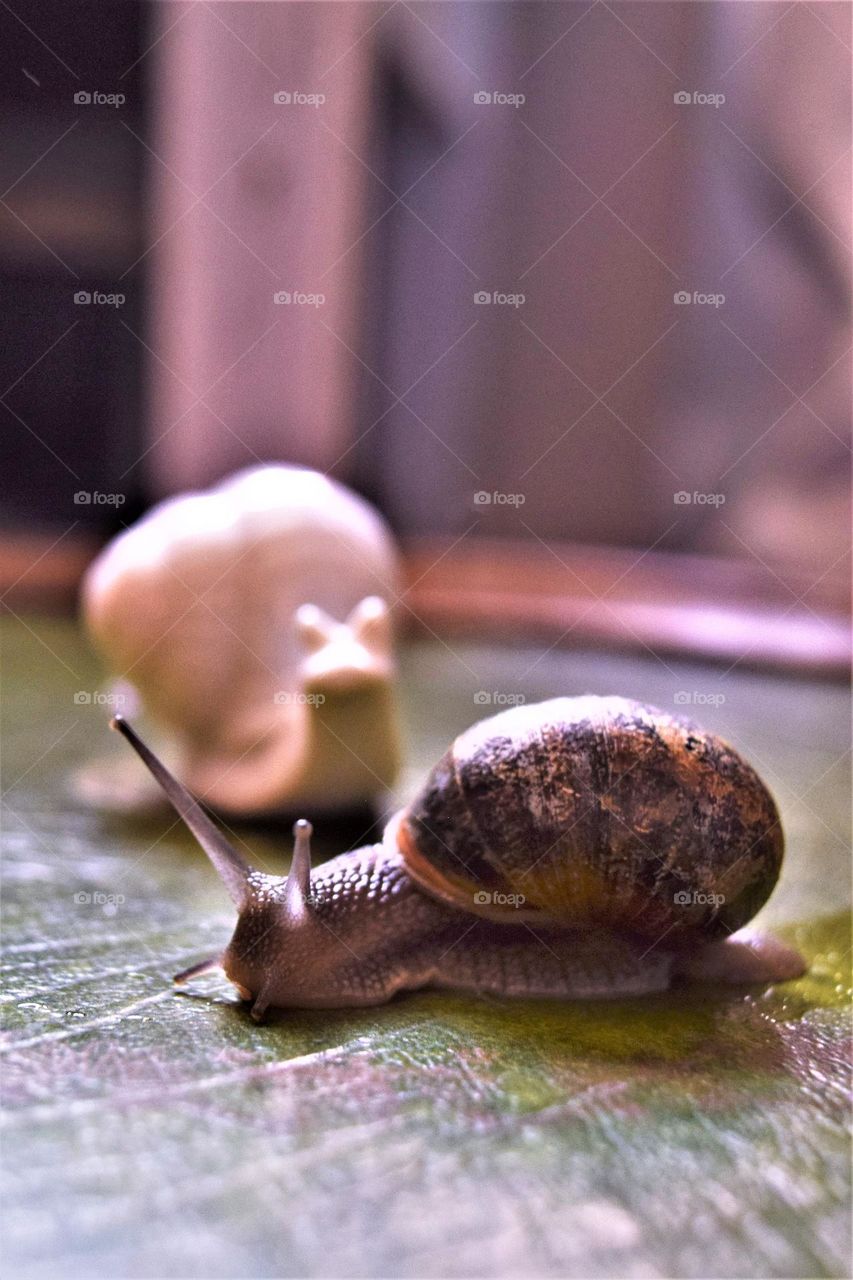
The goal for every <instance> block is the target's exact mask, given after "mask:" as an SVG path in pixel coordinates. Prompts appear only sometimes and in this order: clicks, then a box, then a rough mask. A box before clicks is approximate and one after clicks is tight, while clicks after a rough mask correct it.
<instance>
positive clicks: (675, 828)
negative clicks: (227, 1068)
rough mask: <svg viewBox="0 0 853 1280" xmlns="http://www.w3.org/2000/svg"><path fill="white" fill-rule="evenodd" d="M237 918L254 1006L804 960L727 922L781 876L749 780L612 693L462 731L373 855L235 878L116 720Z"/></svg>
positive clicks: (665, 979) (630, 989)
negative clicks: (214, 871)
mask: <svg viewBox="0 0 853 1280" xmlns="http://www.w3.org/2000/svg"><path fill="white" fill-rule="evenodd" d="M113 725H114V727H115V728H117V729H119V730H120V732H121V733H122V734H123V735H124V736H125V738H127V739H128V741H129V742H130V743H131V745H132V746H133V747H134V748H135V750H136V751H137V752H138V754H139V755H140V756H141V757H142V759H143V760H144V761H145V763H146V764H147V766H148V768H149V769H150V770H151V772H152V773H153V775H154V776H155V778H156V779H157V781H158V782H159V783H160V785H161V786H162V787H163V789H164V791H165V792H166V794H167V795H168V797H169V799H170V800H171V802H172V804H173V805H174V806H175V808H176V809H177V811H178V813H179V814H180V815H181V816H182V817H183V819H184V821H185V822H186V823H187V825H188V826H189V827H190V829H191V830H192V832H193V833H194V835H195V836H196V837H197V839H198V840H199V842H200V843H201V845H202V847H203V848H204V849H205V851H206V852H207V854H208V856H209V857H210V859H211V861H212V862H213V864H214V866H215V867H216V869H217V871H218V872H219V874H220V876H221V877H222V879H223V881H224V882H225V885H226V887H227V889H228V892H229V893H230V895H231V898H232V899H233V901H234V903H235V905H236V907H237V910H238V912H239V919H238V922H237V927H236V930H235V932H234V936H233V938H232V939H231V942H230V943H229V945H228V947H227V948H226V950H225V952H224V954H223V955H221V956H216V957H214V958H213V959H211V960H206V961H203V962H202V963H201V964H199V965H196V966H194V967H193V968H192V969H190V970H188V971H187V972H186V973H184V974H179V975H178V977H177V979H176V981H178V982H182V981H184V980H185V979H187V978H189V977H192V976H194V975H195V974H197V973H201V972H203V971H205V970H206V969H211V968H214V967H217V966H221V967H222V968H224V970H225V973H226V974H227V976H228V977H229V978H230V980H231V981H232V982H233V983H234V984H235V986H236V987H237V989H238V991H239V992H240V994H241V995H242V996H243V997H244V998H245V999H247V1000H251V1001H252V1014H253V1016H254V1017H255V1018H257V1019H260V1018H262V1017H263V1015H264V1013H265V1012H266V1010H267V1008H268V1007H270V1006H277V1007H288V1006H291V1007H293V1006H295V1007H307V1008H312V1007H314V1008H341V1007H345V1006H350V1005H370V1004H379V1003H381V1002H383V1001H385V1000H389V999H390V998H391V997H392V996H393V995H394V994H395V993H396V992H398V991H406V990H413V989H415V988H418V987H424V986H438V987H451V988H456V989H459V990H464V991H475V992H488V993H491V994H496V995H509V996H560V997H568V998H580V997H596V996H624V995H641V994H644V993H646V992H651V991H661V990H664V989H665V988H667V987H668V986H670V984H672V983H673V982H675V981H678V980H690V979H704V980H707V981H712V982H722V983H738V982H760V983H766V982H780V981H784V980H786V979H789V978H795V977H799V976H800V975H801V974H802V973H803V972H804V971H805V965H804V962H803V960H802V957H801V956H800V955H799V954H798V953H797V952H796V951H794V950H793V949H792V948H790V947H788V946H786V945H785V944H783V943H782V942H780V941H778V940H777V939H775V938H773V937H772V936H771V935H770V934H764V933H752V932H747V931H746V930H745V929H744V927H743V926H744V925H745V924H746V923H747V922H748V921H749V920H750V919H751V918H752V917H753V916H754V915H755V913H756V912H757V911H758V910H759V908H760V907H761V906H762V905H763V904H764V902H765V901H766V899H767V898H768V897H769V895H770V893H771V891H772V889H773V886H774V885H775V883H776V880H777V878H778V875H779V870H780V867H781V863H782V849H783V838H782V830H781V826H780V823H779V814H778V812H777V810H776V806H775V804H774V802H773V799H772V797H771V795H770V793H769V792H768V790H767V788H766V787H765V786H764V784H763V782H762V781H761V779H760V778H759V777H758V775H757V774H756V773H755V771H754V770H753V769H752V768H750V766H749V765H748V764H747V763H746V761H744V760H743V759H742V758H741V757H740V756H739V755H738V754H737V753H736V752H735V751H734V750H733V749H732V748H731V747H730V746H729V745H728V744H727V743H725V742H723V741H722V740H721V739H720V738H717V737H716V736H715V735H714V734H711V733H707V732H705V731H704V730H702V729H700V728H699V727H698V726H697V725H694V724H691V723H689V722H685V721H682V720H679V719H676V718H675V717H673V716H669V715H666V714H665V713H664V712H661V711H656V710H655V709H653V708H650V707H645V706H642V705H641V704H639V703H636V702H630V701H628V700H627V699H625V698H598V697H591V696H588V697H582V698H555V699H553V700H551V701H549V702H542V703H539V704H536V705H531V706H524V707H514V708H512V709H511V710H509V711H504V712H502V713H501V714H499V715H496V716H494V717H492V718H491V719H489V720H483V721H481V722H480V723H479V724H476V725H474V726H473V727H472V728H471V729H469V730H468V731H467V732H466V733H463V734H462V735H461V736H460V737H459V738H457V739H456V741H455V742H454V743H453V744H452V746H451V747H450V749H449V750H448V751H447V752H446V754H445V755H444V756H443V757H442V759H441V760H440V761H439V762H438V764H437V765H436V766H435V768H434V769H433V770H432V772H431V773H430V775H429V777H428V778H427V780H426V782H425V784H424V786H423V788H422V789H421V791H420V793H419V794H418V796H417V797H416V798H415V799H414V800H413V801H412V803H411V804H410V805H409V806H408V808H406V809H405V810H403V811H401V812H400V813H398V814H397V815H396V817H395V818H392V820H391V821H390V823H389V824H388V826H387V827H386V829H385V835H384V839H383V841H382V843H381V844H375V845H370V846H367V847H365V848H362V849H356V850H354V851H353V852H351V853H343V854H341V855H340V856H339V857H337V858H334V859H333V860H332V861H331V862H328V863H326V864H325V865H324V866H322V867H321V868H320V869H319V870H318V871H317V872H315V873H314V874H313V875H312V873H311V858H310V851H309V840H310V835H311V827H310V825H309V824H308V823H307V822H305V821H301V822H298V823H297V824H296V827H295V829H294V831H295V837H296V846H295V850H294V854H293V861H292V864H291V868H290V873H289V875H288V876H287V877H286V878H279V877H274V876H269V875H263V874H261V873H260V872H259V871H256V870H254V869H253V868H252V867H250V866H249V865H248V864H247V863H246V862H245V860H244V859H243V857H242V856H241V854H239V853H238V851H237V850H236V849H234V848H233V847H232V846H231V845H230V844H229V843H228V841H226V840H225V838H224V836H223V835H222V833H221V832H220V831H219V829H218V828H217V827H216V826H214V824H213V823H212V822H211V821H210V819H209V818H207V816H206V815H205V814H204V813H203V811H202V810H201V809H200V808H199V806H198V805H197V804H195V803H194V801H193V800H192V798H191V797H190V795H189V794H188V793H187V792H186V791H185V790H184V788H183V787H182V786H181V784H180V783H179V782H177V781H176V779H175V778H174V777H172V776H171V775H170V774H169V773H168V772H167V770H166V769H165V768H164V767H163V765H162V764H161V763H160V761H159V760H158V759H157V758H156V757H155V756H154V755H153V754H152V753H151V751H149V749H148V748H147V747H146V746H145V744H144V743H143V742H142V741H141V740H140V739H139V737H138V736H137V735H136V734H135V733H134V731H133V729H131V727H130V725H128V724H127V722H126V721H124V720H122V719H121V718H118V719H117V720H116V721H114V722H113Z"/></svg>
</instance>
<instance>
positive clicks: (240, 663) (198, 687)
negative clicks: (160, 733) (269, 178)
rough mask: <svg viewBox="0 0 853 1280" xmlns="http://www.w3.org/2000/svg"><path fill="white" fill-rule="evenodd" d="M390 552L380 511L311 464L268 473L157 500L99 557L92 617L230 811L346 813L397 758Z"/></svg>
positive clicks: (190, 774)
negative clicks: (388, 601) (386, 598)
mask: <svg viewBox="0 0 853 1280" xmlns="http://www.w3.org/2000/svg"><path fill="white" fill-rule="evenodd" d="M398 577H399V575H398V564H397V556H396V552H395V548H394V544H393V542H392V539H391V536H390V534H389V532H388V530H387V528H386V526H385V525H384V523H383V521H382V520H381V518H380V516H379V515H378V514H377V512H376V511H374V510H373V508H372V507H370V506H369V504H368V503H367V502H365V501H363V500H362V499H361V498H359V497H358V496H357V495H356V494H354V493H352V492H351V491H350V490H348V489H345V488H344V487H343V486H341V485H339V484H337V483H335V482H334V481H332V480H330V479H329V478H328V477H327V476H323V475H320V474H319V473H318V472H315V471H309V470H305V469H302V468H299V467H289V466H265V467H258V468H253V469H251V470H248V471H244V472H241V473H239V474H237V475H236V476H234V477H233V478H231V479H229V480H228V481H226V482H225V483H223V484H221V485H219V486H218V487H217V488H214V489H212V490H210V491H208V492H205V493H198V494H185V495H181V496H179V497H177V498H173V499H170V500H168V501H166V502H163V503H161V504H160V505H159V506H157V507H155V508H154V509H153V510H152V511H151V512H150V513H149V514H148V515H146V516H145V517H144V518H143V519H142V520H140V521H139V523H138V524H136V525H134V526H133V527H132V528H130V529H129V530H127V531H126V532H125V533H123V534H121V535H120V536H119V537H118V538H116V539H115V540H114V541H113V542H112V543H111V544H110V545H109V546H107V547H106V549H105V550H104V551H103V552H102V553H101V555H100V556H99V557H98V558H97V559H96V560H95V562H94V563H93V564H92V565H91V567H90V569H89V571H88V573H87V575H86V578H85V581H84V584H83V615H84V619H85V622H86V624H87V626H88V629H89V632H90V634H91V636H92V638H93V640H94V643H95V645H96V647H97V649H98V650H99V651H100V654H101V656H102V657H103V658H104V660H105V662H106V664H107V666H108V667H109V669H110V670H111V671H112V672H113V673H114V674H116V675H117V676H119V677H121V678H122V679H124V680H127V681H130V682H131V683H132V684H133V685H134V686H135V688H136V690H138V692H139V694H140V695H141V699H142V703H143V706H144V708H145V710H146V711H147V712H149V713H150V715H151V717H152V719H153V721H154V722H155V723H156V724H157V725H159V726H160V727H161V728H162V729H164V730H165V731H166V733H167V735H168V738H167V741H169V742H170V743H171V744H172V745H173V746H174V747H175V748H176V759H177V767H178V768H179V770H180V772H181V774H182V776H183V778H184V779H185V781H186V784H187V786H188V787H189V788H190V790H191V791H192V792H193V793H194V794H195V795H198V796H200V797H203V798H204V800H205V801H206V802H207V803H209V804H211V805H213V806H214V807H216V808H219V809H222V810H225V811H228V812H230V813H233V814H259V813H267V812H281V811H284V812H287V811H289V812H291V813H292V812H293V811H294V809H296V810H297V811H298V810H299V809H302V808H310V809H312V810H314V809H320V810H328V809H329V808H336V809H345V808H348V807H352V806H354V805H358V804H362V803H365V802H367V801H369V800H371V799H372V798H373V797H375V796H377V795H378V794H379V793H381V792H382V791H383V790H384V789H385V788H387V787H388V786H390V785H391V783H392V782H393V780H394V777H395V775H396V773H397V769H398V763H399V735H398V728H397V721H396V715H395V708H394V696H393V684H394V653H393V640H392V631H391V620H390V617H389V610H388V607H387V605H386V604H385V603H384V601H383V598H382V597H383V596H388V595H396V593H397V587H398Z"/></svg>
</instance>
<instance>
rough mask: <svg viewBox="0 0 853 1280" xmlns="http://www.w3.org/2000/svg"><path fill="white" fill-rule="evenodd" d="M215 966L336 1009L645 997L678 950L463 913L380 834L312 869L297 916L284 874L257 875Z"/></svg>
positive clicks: (290, 998) (273, 991)
mask: <svg viewBox="0 0 853 1280" xmlns="http://www.w3.org/2000/svg"><path fill="white" fill-rule="evenodd" d="M644 953H647V954H645V955H644ZM222 967H223V968H224V970H225V973H226V975H227V976H228V978H229V979H230V980H231V981H232V982H233V983H234V984H235V985H236V986H237V987H238V988H239V989H241V990H242V991H243V992H244V993H245V994H246V996H247V997H248V996H249V995H251V996H253V997H254V996H258V995H259V994H262V996H263V1003H264V1005H267V1004H269V1005H272V1006H276V1007H279V1008H287V1007H296V1008H342V1007H346V1006H353V1005H372V1004H381V1003H384V1002H385V1001H387V1000H389V999H391V997H392V996H394V995H395V994H396V993H397V992H399V991H410V990H415V989H417V988H420V987H426V986H431V987H446V988H453V989H456V990H467V991H473V992H480V993H482V994H492V995H498V996H529V997H544V996H562V997H570V998H575V999H582V998H588V997H596V996H598V997H603V996H614V995H641V994H644V993H647V992H651V991H661V990H664V989H665V988H666V987H667V986H668V985H669V983H670V980H671V977H672V973H673V958H672V956H671V954H669V953H667V952H666V951H661V950H651V951H650V950H649V947H648V943H646V942H638V941H633V940H630V939H628V938H625V937H620V936H619V935H617V934H614V933H611V932H610V931H608V930H603V929H596V930H566V929H560V928H553V927H550V926H547V925H544V926H541V927H537V928H536V929H535V931H533V932H531V931H530V930H529V929H528V928H522V927H520V926H519V925H518V924H511V923H504V924H501V923H498V922H495V921H491V920H487V919H482V918H479V917H477V916H470V915H468V914H466V913H465V912H463V911H461V910H459V909H457V908H454V907H449V906H445V905H444V904H443V903H440V902H437V901H435V900H434V899H432V898H430V897H429V896H428V895H427V894H425V893H423V892H422V891H421V890H420V889H419V888H418V886H417V885H416V884H415V882H414V881H413V880H412V878H411V876H410V875H409V874H408V872H407V870H406V865H405V863H404V861H403V859H402V857H400V856H399V855H398V854H395V853H394V852H393V851H390V850H389V849H388V848H387V847H384V846H383V845H379V844H377V845H372V846H368V847H366V848H363V849H358V850H356V851H354V852H353V853H346V854H342V855H340V856H339V857H337V858H335V859H333V860H332V861H331V862H328V863H326V864H325V865H324V866H323V867H321V868H319V869H318V871H316V872H314V873H313V874H312V878H311V898H310V904H309V910H308V912H307V913H306V915H305V916H304V917H303V918H301V919H300V920H298V921H297V920H289V919H288V916H287V912H286V909H285V903H284V888H283V886H282V882H281V881H272V880H271V879H270V878H269V877H263V876H257V877H256V878H255V883H254V892H253V895H252V901H251V904H250V905H249V907H248V908H247V909H246V910H245V911H244V912H243V913H242V914H241V916H240V920H239V922H238V925H237V929H236V931H235V933H234V937H233V938H232V940H231V943H230V945H229V947H228V949H227V950H226V952H225V954H224V956H223V957H222Z"/></svg>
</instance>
